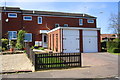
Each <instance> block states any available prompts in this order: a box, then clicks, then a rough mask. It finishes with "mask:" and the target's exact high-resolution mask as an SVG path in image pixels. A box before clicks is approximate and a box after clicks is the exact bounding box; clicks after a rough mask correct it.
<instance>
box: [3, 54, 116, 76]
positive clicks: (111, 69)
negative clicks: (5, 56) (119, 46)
mask: <svg viewBox="0 0 120 80" xmlns="http://www.w3.org/2000/svg"><path fill="white" fill-rule="evenodd" d="M82 65H83V66H82V67H81V68H72V69H61V70H45V71H37V72H30V73H19V74H4V75H2V77H3V78H106V77H117V76H118V56H117V55H113V54H109V53H83V54H82Z"/></svg>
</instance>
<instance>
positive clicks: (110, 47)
mask: <svg viewBox="0 0 120 80" xmlns="http://www.w3.org/2000/svg"><path fill="white" fill-rule="evenodd" d="M119 48H120V41H108V42H107V51H108V52H110V53H114V52H116V51H117V50H118V49H119ZM118 51H119V50H118Z"/></svg>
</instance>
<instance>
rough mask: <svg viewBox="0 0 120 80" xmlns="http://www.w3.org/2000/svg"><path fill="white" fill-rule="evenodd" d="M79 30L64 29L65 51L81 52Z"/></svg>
mask: <svg viewBox="0 0 120 80" xmlns="http://www.w3.org/2000/svg"><path fill="white" fill-rule="evenodd" d="M79 45H80V44H79V30H63V52H64V53H79V52H80V46H79Z"/></svg>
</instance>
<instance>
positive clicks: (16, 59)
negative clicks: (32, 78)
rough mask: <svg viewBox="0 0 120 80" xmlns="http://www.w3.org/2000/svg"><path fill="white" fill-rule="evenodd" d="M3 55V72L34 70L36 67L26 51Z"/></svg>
mask: <svg viewBox="0 0 120 80" xmlns="http://www.w3.org/2000/svg"><path fill="white" fill-rule="evenodd" d="M0 56H1V57H2V73H6V72H11V73H12V72H18V71H32V70H33V69H34V67H33V66H32V63H31V62H30V60H29V59H28V58H27V56H26V54H25V53H22V54H7V55H0Z"/></svg>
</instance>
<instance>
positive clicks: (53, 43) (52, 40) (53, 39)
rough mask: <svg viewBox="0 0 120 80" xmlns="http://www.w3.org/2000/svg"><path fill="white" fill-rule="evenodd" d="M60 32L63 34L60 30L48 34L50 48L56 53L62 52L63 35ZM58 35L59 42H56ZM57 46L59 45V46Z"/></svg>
mask: <svg viewBox="0 0 120 80" xmlns="http://www.w3.org/2000/svg"><path fill="white" fill-rule="evenodd" d="M60 32H61V30H60V29H59V30H56V31H53V32H50V33H48V48H49V49H51V50H53V51H55V52H61V34H60ZM50 35H51V37H50ZM53 35H54V36H53ZM56 35H58V42H57V41H56ZM56 42H57V43H56ZM56 44H58V46H57V45H56ZM56 48H58V49H57V50H58V51H56Z"/></svg>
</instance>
